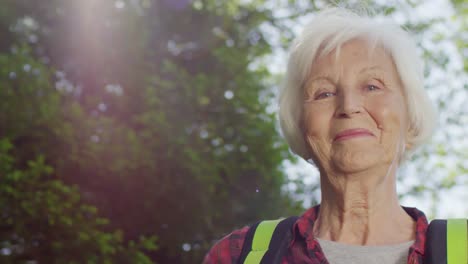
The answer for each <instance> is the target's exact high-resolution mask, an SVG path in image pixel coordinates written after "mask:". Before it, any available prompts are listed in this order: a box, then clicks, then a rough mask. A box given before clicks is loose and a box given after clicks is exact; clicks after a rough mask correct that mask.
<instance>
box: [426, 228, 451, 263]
mask: <svg viewBox="0 0 468 264" xmlns="http://www.w3.org/2000/svg"><path fill="white" fill-rule="evenodd" d="M424 255H425V258H426V261H425V262H424V263H427V264H447V220H440V219H436V220H432V221H431V223H430V224H429V227H428V228H427V233H426V249H425V252H424Z"/></svg>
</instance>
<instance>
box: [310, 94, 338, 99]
mask: <svg viewBox="0 0 468 264" xmlns="http://www.w3.org/2000/svg"><path fill="white" fill-rule="evenodd" d="M334 95H335V93H333V92H323V93H320V94H318V95H317V96H315V100H320V99H325V98H327V97H332V96H334Z"/></svg>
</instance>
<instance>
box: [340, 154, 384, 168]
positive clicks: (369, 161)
mask: <svg viewBox="0 0 468 264" xmlns="http://www.w3.org/2000/svg"><path fill="white" fill-rule="evenodd" d="M383 157H384V153H382V152H376V151H347V152H341V153H336V154H335V155H334V156H333V157H332V163H333V165H334V167H335V168H336V169H338V170H339V171H342V172H345V173H356V172H362V171H365V170H370V169H372V168H375V167H376V166H379V165H381V164H382V163H384V160H382V158H383Z"/></svg>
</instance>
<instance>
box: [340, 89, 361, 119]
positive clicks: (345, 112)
mask: <svg viewBox="0 0 468 264" xmlns="http://www.w3.org/2000/svg"><path fill="white" fill-rule="evenodd" d="M337 97H338V98H337V99H338V100H337V109H336V115H337V117H341V118H349V117H351V116H353V115H356V114H360V113H362V111H363V98H362V96H361V95H360V94H358V93H356V92H355V91H353V90H349V89H348V90H346V89H342V90H341V93H338V94H337Z"/></svg>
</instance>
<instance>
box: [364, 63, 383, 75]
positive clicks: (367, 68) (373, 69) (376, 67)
mask: <svg viewBox="0 0 468 264" xmlns="http://www.w3.org/2000/svg"><path fill="white" fill-rule="evenodd" d="M368 71H382V72H385V71H384V69H382V67H380V66H379V65H374V66H370V67H364V68H363V69H361V70H360V71H359V73H363V72H368Z"/></svg>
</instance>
